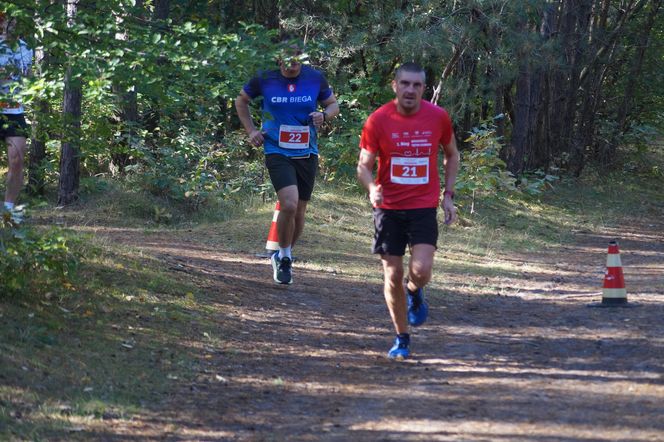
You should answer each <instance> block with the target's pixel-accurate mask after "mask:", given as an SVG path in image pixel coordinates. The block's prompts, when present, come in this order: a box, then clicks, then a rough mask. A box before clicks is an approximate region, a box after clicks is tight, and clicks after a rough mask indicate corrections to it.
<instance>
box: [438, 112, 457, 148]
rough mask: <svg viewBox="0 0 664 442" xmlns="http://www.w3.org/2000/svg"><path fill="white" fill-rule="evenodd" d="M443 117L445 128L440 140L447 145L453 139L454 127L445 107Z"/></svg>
mask: <svg viewBox="0 0 664 442" xmlns="http://www.w3.org/2000/svg"><path fill="white" fill-rule="evenodd" d="M442 117H443V118H442V120H443V121H442V125H443V130H442V132H441V134H440V142H441V143H442V145H443V146H446V145H448V144H449V142H450V141H452V136H454V129H452V120H451V119H450V115H449V114H448V113H447V111H446V110H445V109H443V115H442Z"/></svg>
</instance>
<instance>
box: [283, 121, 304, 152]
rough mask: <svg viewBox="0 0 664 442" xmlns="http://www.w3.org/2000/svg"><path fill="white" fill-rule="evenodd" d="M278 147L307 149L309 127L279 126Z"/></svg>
mask: <svg viewBox="0 0 664 442" xmlns="http://www.w3.org/2000/svg"><path fill="white" fill-rule="evenodd" d="M279 147H282V148H284V149H307V148H308V147H309V126H289V125H287V124H282V125H281V126H279Z"/></svg>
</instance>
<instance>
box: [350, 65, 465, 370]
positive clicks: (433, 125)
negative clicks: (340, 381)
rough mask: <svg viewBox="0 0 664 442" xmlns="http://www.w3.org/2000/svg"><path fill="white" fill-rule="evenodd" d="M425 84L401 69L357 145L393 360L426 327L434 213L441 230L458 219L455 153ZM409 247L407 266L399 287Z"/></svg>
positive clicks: (446, 122) (419, 72)
mask: <svg viewBox="0 0 664 442" xmlns="http://www.w3.org/2000/svg"><path fill="white" fill-rule="evenodd" d="M425 80H426V77H425V73H424V70H423V69H422V68H421V67H420V66H419V65H417V64H415V63H412V62H408V63H404V64H402V65H401V66H400V67H399V68H398V69H397V70H396V72H395V76H394V79H393V80H392V89H393V90H394V93H395V95H396V98H395V99H394V100H392V101H390V102H389V103H386V104H384V105H383V106H381V107H380V108H379V109H377V110H376V111H375V112H373V113H372V114H371V115H370V116H369V118H368V119H367V120H366V122H365V123H364V127H363V129H362V136H361V139H360V155H359V160H358V164H357V177H358V180H359V182H360V183H361V184H362V185H363V186H364V187H365V188H366V189H367V190H368V192H369V200H370V202H371V204H372V206H373V217H374V227H375V233H374V242H373V253H375V254H379V255H380V258H381V262H382V265H383V271H384V295H385V302H386V304H387V307H388V310H389V312H390V316H391V319H392V323H393V325H394V328H395V330H396V339H395V341H394V345H393V346H392V348H390V350H389V352H388V354H387V356H388V357H389V358H391V359H405V358H408V357H409V356H410V334H409V330H408V326H409V325H411V326H414V327H416V326H420V325H422V324H424V322H425V321H426V320H427V316H428V311H429V307H428V304H427V302H426V300H425V298H424V291H423V288H424V287H425V285H426V284H427V283H428V282H429V281H430V280H431V275H432V267H433V259H434V252H435V250H436V247H437V241H438V223H437V219H436V216H437V208H438V206H439V205H440V207H441V208H442V209H443V211H444V215H445V224H451V223H452V222H454V221H455V219H456V207H455V205H454V184H455V181H456V176H457V173H458V170H459V162H460V156H459V151H458V149H457V144H456V140H455V135H454V130H453V128H452V122H451V120H450V117H449V115H448V113H447V111H445V109H443V108H441V107H438V106H436V105H434V104H432V103H430V102H428V101H425V100H422V94H423V92H424V87H425V84H426V81H425ZM439 148H442V149H443V161H444V170H445V190H444V191H443V192H442V195H443V198H442V200H441V199H440V195H441V189H440V176H439V171H438V149H439ZM376 159H378V170H377V173H376V178H375V179H374V177H373V168H374V164H375V163H376ZM406 246H408V247H409V249H410V260H409V263H408V271H407V277H406V278H405V280H404V264H403V257H404V255H405V251H406Z"/></svg>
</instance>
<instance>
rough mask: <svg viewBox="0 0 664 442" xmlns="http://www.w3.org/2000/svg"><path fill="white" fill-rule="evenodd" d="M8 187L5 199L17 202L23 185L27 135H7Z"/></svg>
mask: <svg viewBox="0 0 664 442" xmlns="http://www.w3.org/2000/svg"><path fill="white" fill-rule="evenodd" d="M6 141H7V157H8V161H7V162H8V169H9V170H8V171H7V188H6V190H5V201H6V202H9V203H15V202H16V199H17V198H18V194H19V193H20V192H21V188H22V187H23V159H24V157H25V146H26V139H25V137H7V138H6Z"/></svg>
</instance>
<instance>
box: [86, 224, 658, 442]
mask: <svg viewBox="0 0 664 442" xmlns="http://www.w3.org/2000/svg"><path fill="white" fill-rule="evenodd" d="M656 221H657V222H656V223H655V220H653V223H649V224H642V225H630V228H629V232H625V231H620V232H616V231H604V232H580V233H578V234H577V236H576V241H575V243H574V244H573V245H570V246H567V247H565V248H564V249H563V250H555V251H549V252H547V251H543V252H541V253H537V254H515V253H510V254H509V255H502V254H500V253H498V254H497V255H496V256H494V257H493V258H492V261H493V262H494V263H495V262H496V261H510V262H511V263H512V264H513V265H515V266H517V267H521V268H523V269H524V270H523V272H522V273H521V274H520V275H515V276H512V277H509V278H500V279H499V280H494V281H489V278H486V277H481V276H473V275H468V274H454V273H453V272H449V273H445V276H444V279H445V280H446V283H445V284H444V285H443V286H441V287H438V288H436V289H435V290H433V291H431V292H430V293H429V302H430V305H431V310H430V318H429V321H428V322H427V323H426V324H425V325H423V326H422V327H420V328H417V329H415V330H413V336H412V341H413V344H412V350H413V357H412V359H410V360H407V361H405V362H401V363H398V362H394V361H390V360H388V359H386V357H385V354H386V351H387V349H388V348H389V347H390V345H391V341H392V338H393V336H392V332H391V325H390V322H389V319H388V314H387V310H386V308H385V306H384V303H383V300H382V295H381V287H380V286H379V285H378V284H375V283H363V282H359V281H356V280H353V279H349V278H345V277H344V276H343V272H338V273H335V272H334V271H333V270H331V269H328V271H325V270H324V269H320V270H316V269H311V268H308V267H307V264H306V263H298V264H297V265H296V266H295V283H294V284H293V285H292V286H288V287H284V286H278V285H275V284H274V283H273V282H272V281H271V268H270V265H269V263H268V260H267V259H260V258H256V257H253V256H251V255H250V254H249V255H242V254H237V253H228V252H225V251H224V250H219V249H217V248H210V247H206V246H205V244H204V243H201V242H199V241H196V240H195V239H194V238H191V237H188V235H171V234H169V235H166V236H157V237H151V238H150V239H145V238H144V237H142V236H141V235H127V234H123V235H120V236H115V235H114V236H113V238H114V241H126V242H127V243H131V244H132V245H133V246H134V247H139V248H142V249H143V250H144V251H145V252H146V253H153V254H157V255H158V256H159V259H160V260H161V261H162V262H163V264H164V265H167V266H169V268H172V269H175V268H177V269H178V270H179V271H181V272H185V273H188V274H191V275H195V276H196V277H199V278H203V279H205V281H206V283H205V284H206V291H207V292H208V293H210V294H211V295H210V296H209V297H207V298H206V299H204V300H201V301H200V302H204V303H208V304H214V305H215V311H216V312H219V314H217V313H214V314H213V316H214V317H213V318H211V319H210V321H211V322H212V324H214V326H213V327H212V330H214V333H216V334H218V335H219V336H220V337H221V338H222V341H223V342H221V343H219V344H218V345H208V346H206V347H204V348H201V349H200V351H201V356H202V363H201V364H200V366H199V367H200V368H199V370H198V372H197V373H195V379H193V380H192V381H191V382H190V383H187V384H185V385H180V386H179V387H180V388H179V389H178V390H175V391H172V392H171V395H170V396H169V397H168V398H167V399H165V400H164V401H163V402H162V403H161V404H159V406H158V407H155V408H154V409H151V410H150V413H146V414H140V415H138V416H134V417H133V418H132V419H131V420H130V421H121V420H120V421H117V422H113V421H108V420H107V421H104V422H103V424H102V426H101V427H100V428H98V429H96V433H95V437H99V438H101V439H105V438H114V437H117V438H119V439H123V438H127V439H134V438H136V439H139V440H141V439H160V438H166V439H174V440H257V441H263V440H276V441H280V440H312V441H316V440H339V441H357V440H398V441H405V440H422V441H434V440H436V441H447V440H449V441H458V440H472V441H478V440H486V441H500V440H505V441H514V440H524V441H525V440H530V441H558V440H567V441H569V440H579V441H615V440H630V441H661V440H664V419H662V416H664V321H662V318H663V317H664V234H663V233H662V232H664V223H662V220H661V219H659V220H656ZM618 234H619V236H620V238H621V240H620V247H621V249H622V250H623V251H624V252H623V254H622V260H623V262H624V273H625V278H626V280H627V282H628V290H629V294H628V304H629V305H630V306H631V307H629V308H601V307H598V306H597V305H599V304H600V300H601V293H600V290H599V289H598V287H599V286H600V285H601V282H602V281H601V280H602V278H601V276H602V275H601V270H602V269H601V267H602V265H603V263H604V262H605V256H606V250H605V248H606V245H607V244H608V242H609V241H610V240H611V239H613V238H615V237H616V235H618ZM303 247H304V246H303ZM366 259H367V260H371V261H376V257H373V256H370V255H369V254H367V257H366ZM479 264H481V262H480V263H479ZM338 265H339V267H341V268H343V263H339V264H338ZM443 267H444V266H443ZM533 267H536V268H537V270H530V269H532V268H533ZM375 271H376V272H379V267H378V265H376V266H375ZM438 271H442V272H444V269H439V270H438ZM469 283H471V284H472V283H474V284H477V285H489V286H494V287H495V289H496V292H495V293H494V294H492V295H473V294H471V293H467V292H466V291H464V290H463V289H460V287H467V286H468V285H469Z"/></svg>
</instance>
